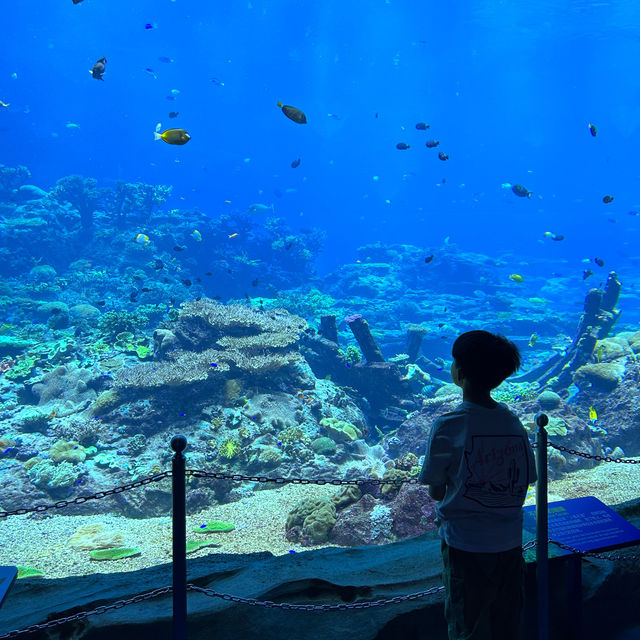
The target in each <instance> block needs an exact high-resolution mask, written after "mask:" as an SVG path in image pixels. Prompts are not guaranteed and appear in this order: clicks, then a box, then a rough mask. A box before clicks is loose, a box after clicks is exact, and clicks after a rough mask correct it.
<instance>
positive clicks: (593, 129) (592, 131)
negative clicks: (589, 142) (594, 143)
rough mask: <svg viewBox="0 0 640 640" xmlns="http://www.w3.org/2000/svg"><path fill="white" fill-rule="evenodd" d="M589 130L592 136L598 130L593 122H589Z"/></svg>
mask: <svg viewBox="0 0 640 640" xmlns="http://www.w3.org/2000/svg"><path fill="white" fill-rule="evenodd" d="M589 131H590V132H591V135H592V136H593V137H594V138H595V137H596V136H597V135H598V130H597V129H596V125H595V124H591V123H589Z"/></svg>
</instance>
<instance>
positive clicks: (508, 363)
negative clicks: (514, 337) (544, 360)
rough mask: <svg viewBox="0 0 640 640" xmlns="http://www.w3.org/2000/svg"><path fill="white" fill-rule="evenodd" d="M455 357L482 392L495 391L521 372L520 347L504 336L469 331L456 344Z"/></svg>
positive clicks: (452, 353) (470, 379)
mask: <svg viewBox="0 0 640 640" xmlns="http://www.w3.org/2000/svg"><path fill="white" fill-rule="evenodd" d="M451 355H452V356H453V357H454V359H455V361H456V364H457V365H458V366H459V367H460V369H462V373H463V375H464V377H465V378H467V379H468V380H469V381H470V382H471V383H472V384H473V385H474V386H475V387H477V388H478V389H487V390H489V391H490V390H491V389H495V388H496V387H497V386H498V385H500V383H501V382H503V381H504V380H506V379H507V378H508V377H509V376H510V375H512V374H513V373H515V372H516V371H517V370H518V369H519V368H520V351H519V350H518V347H516V345H515V344H514V343H513V342H511V340H509V339H508V338H505V337H504V336H500V335H496V334H494V333H489V332H488V331H480V330H478V331H467V332H466V333H463V334H462V335H461V336H458V338H457V340H456V341H455V342H454V343H453V348H452V349H451Z"/></svg>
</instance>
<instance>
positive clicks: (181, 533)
mask: <svg viewBox="0 0 640 640" xmlns="http://www.w3.org/2000/svg"><path fill="white" fill-rule="evenodd" d="M186 446H187V439H186V438H185V437H184V436H174V437H173V438H172V439H171V448H172V449H173V451H174V452H175V453H174V455H173V460H172V463H171V471H172V476H171V480H172V492H173V640H186V638H187V522H186V518H187V507H186V495H185V491H186V482H185V457H184V455H183V454H182V452H183V451H184V450H185V448H186Z"/></svg>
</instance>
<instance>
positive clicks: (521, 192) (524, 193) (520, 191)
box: [511, 184, 533, 198]
mask: <svg viewBox="0 0 640 640" xmlns="http://www.w3.org/2000/svg"><path fill="white" fill-rule="evenodd" d="M511 191H513V193H515V194H516V195H517V196H519V197H520V198H531V196H532V195H533V194H532V193H531V191H529V189H527V188H526V187H523V186H522V185H521V184H514V185H513V187H511Z"/></svg>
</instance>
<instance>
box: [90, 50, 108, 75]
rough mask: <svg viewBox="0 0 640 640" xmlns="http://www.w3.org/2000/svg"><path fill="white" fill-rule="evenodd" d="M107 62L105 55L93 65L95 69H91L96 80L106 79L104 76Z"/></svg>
mask: <svg viewBox="0 0 640 640" xmlns="http://www.w3.org/2000/svg"><path fill="white" fill-rule="evenodd" d="M106 64H107V59H106V58H105V57H104V56H103V57H102V58H100V60H98V61H97V62H96V63H95V64H94V65H93V69H92V70H91V75H92V76H93V77H94V78H95V79H96V80H103V81H104V78H103V77H102V76H103V75H104V70H105V65H106Z"/></svg>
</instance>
